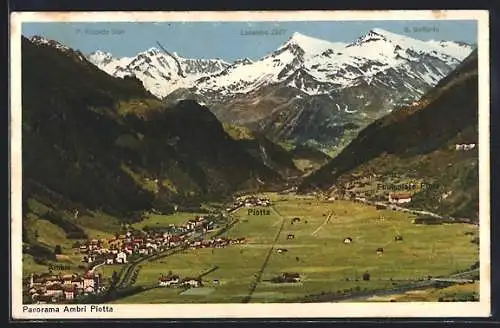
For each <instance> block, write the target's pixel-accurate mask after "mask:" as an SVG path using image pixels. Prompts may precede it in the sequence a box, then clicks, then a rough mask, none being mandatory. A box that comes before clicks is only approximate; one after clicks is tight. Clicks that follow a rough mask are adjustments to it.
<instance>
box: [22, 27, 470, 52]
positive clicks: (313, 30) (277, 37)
mask: <svg viewBox="0 0 500 328" xmlns="http://www.w3.org/2000/svg"><path fill="white" fill-rule="evenodd" d="M376 27H377V28H382V29H385V30H387V31H390V32H393V33H397V34H402V35H407V36H410V37H414V38H416V39H421V40H431V39H434V40H452V41H464V42H469V43H475V42H477V22H476V21H473V20H470V21H445V20H440V21H334V22H333V21H328V22H320V21H301V22H297V21H294V22H248V23H247V22H171V23H168V22H161V23H157V22H155V23H152V22H140V23H130V22H126V23H121V22H120V23H117V22H113V23H52V22H51V23H24V24H23V26H22V28H23V35H25V36H32V35H41V36H44V37H46V38H50V39H54V40H57V41H59V42H61V43H63V44H65V45H67V46H69V47H72V48H75V49H79V50H80V51H82V52H83V53H90V52H92V51H95V50H102V51H107V52H111V53H112V54H113V55H115V56H117V57H123V56H134V55H136V54H137V53H138V52H141V51H144V50H147V49H149V48H151V47H157V44H156V41H159V42H160V43H161V44H162V45H163V46H164V47H165V48H166V49H167V50H168V51H170V52H177V53H178V54H179V55H181V56H183V57H187V58H222V59H224V60H226V61H229V62H231V61H234V60H235V59H239V58H244V57H248V58H250V59H253V60H255V59H258V58H260V57H262V56H263V55H265V54H267V53H269V52H272V51H273V50H275V49H276V48H277V47H279V46H280V45H281V44H282V43H284V42H285V41H286V40H287V39H288V38H290V36H291V35H292V34H293V33H294V32H299V33H302V34H305V35H308V36H312V37H317V38H320V39H324V40H328V41H332V42H339V41H340V42H351V41H354V40H355V39H356V38H358V37H360V36H362V35H364V34H366V33H367V32H368V31H369V30H370V29H372V28H376ZM419 27H425V28H428V31H427V32H418V31H414V30H415V28H419ZM430 29H432V31H429V30H430ZM273 30H274V31H275V32H277V33H276V34H273ZM249 31H267V33H268V34H267V35H250V34H248V32H249ZM261 33H262V32H261Z"/></svg>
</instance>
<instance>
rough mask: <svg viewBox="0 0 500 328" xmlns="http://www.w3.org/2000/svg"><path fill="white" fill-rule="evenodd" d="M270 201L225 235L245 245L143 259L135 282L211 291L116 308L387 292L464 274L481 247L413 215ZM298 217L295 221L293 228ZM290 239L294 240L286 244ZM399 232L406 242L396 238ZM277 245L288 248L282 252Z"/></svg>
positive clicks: (451, 228) (158, 295) (138, 299)
mask: <svg viewBox="0 0 500 328" xmlns="http://www.w3.org/2000/svg"><path fill="white" fill-rule="evenodd" d="M268 196H271V199H272V200H273V207H272V208H271V209H270V214H269V215H251V214H249V211H248V209H247V208H242V209H239V210H238V211H236V212H235V213H233V216H234V217H235V218H238V222H237V223H236V224H235V225H234V226H233V227H232V228H231V229H230V230H228V231H227V232H226V233H225V235H226V236H228V237H233V238H237V237H245V238H246V239H247V243H246V244H242V245H231V246H228V247H227V248H221V249H211V248H209V249H188V250H186V251H184V252H183V253H178V254H175V255H173V256H169V257H164V258H160V259H158V260H156V261H150V262H144V263H142V266H141V268H140V271H139V275H138V278H137V281H136V285H142V286H153V285H155V284H156V282H157V281H158V278H159V276H160V275H161V274H166V273H168V272H169V271H171V272H172V273H175V274H179V275H180V276H182V277H188V276H194V277H196V276H202V281H203V284H204V286H205V288H208V289H207V291H209V292H203V293H183V290H182V289H176V288H166V287H162V288H154V289H150V290H147V291H145V292H142V293H138V294H135V295H132V296H128V297H126V298H123V299H119V300H116V301H115V303H234V302H242V301H243V300H244V299H245V298H247V297H248V296H250V302H254V303H255V302H257V303H258V302H286V301H294V300H300V299H301V298H302V297H305V296H307V295H315V294H319V293H322V292H326V293H328V292H332V293H335V292H341V291H343V290H354V289H356V290H364V291H370V290H380V289H385V288H389V287H392V286H394V284H395V282H394V281H399V282H398V283H404V282H408V281H414V280H419V279H423V278H424V277H426V276H428V275H430V276H441V275H442V276H445V275H449V274H452V273H454V272H457V271H460V270H467V269H468V268H469V267H470V266H471V265H472V264H473V263H474V262H476V261H478V257H479V255H478V254H479V251H478V248H477V246H476V245H474V244H473V243H471V239H472V238H473V237H474V236H471V235H465V232H472V233H473V234H474V235H477V233H478V231H477V227H474V226H472V225H467V224H443V225H417V224H413V223H412V219H413V218H414V216H412V215H410V214H406V213H401V212H397V211H390V210H377V209H376V208H375V207H373V206H368V205H363V204H359V203H353V202H349V201H321V200H317V199H314V198H311V197H299V196H295V195H288V196H280V195H277V194H272V195H268ZM295 217H297V218H299V219H300V221H296V222H294V223H293V224H292V219H293V218H295ZM282 226H283V228H282V230H280V228H281V227H282ZM289 234H292V235H294V238H293V239H288V235H289ZM396 235H401V236H402V237H403V240H402V241H395V240H394V237H395V236H396ZM276 237H277V239H276ZM347 237H350V238H351V239H352V242H351V243H350V244H344V239H345V238H347ZM275 240H276V242H275ZM278 248H283V249H286V250H287V251H286V252H283V253H281V254H280V253H278V252H277V251H276V250H277V249H278ZM378 248H383V250H384V252H383V254H377V252H376V250H377V249H378ZM269 254H270V256H269V258H268V261H267V262H266V261H265V260H266V257H267V256H268V255H269ZM264 264H265V265H264ZM214 268H215V270H213V271H211V272H210V273H208V274H206V275H204V273H206V272H209V271H210V270H212V269H214ZM261 270H262V275H261V279H260V281H258V283H257V286H256V288H255V290H254V291H253V292H252V293H251V295H250V286H251V285H252V283H254V282H255V281H256V277H257V273H258V272H260V271H261ZM282 272H298V273H300V274H301V279H302V281H301V282H300V283H281V284H278V283H272V282H271V281H270V280H271V279H272V278H273V277H275V276H277V275H279V274H280V273H282ZM365 272H368V273H369V274H370V280H369V281H364V280H363V279H362V276H363V274H364V273H365ZM214 280H218V281H219V283H218V284H214Z"/></svg>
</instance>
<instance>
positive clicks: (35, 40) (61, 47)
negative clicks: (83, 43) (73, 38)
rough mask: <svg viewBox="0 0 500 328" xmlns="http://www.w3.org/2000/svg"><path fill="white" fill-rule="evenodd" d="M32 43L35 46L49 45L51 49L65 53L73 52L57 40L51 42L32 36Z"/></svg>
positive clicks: (38, 36)
mask: <svg viewBox="0 0 500 328" xmlns="http://www.w3.org/2000/svg"><path fill="white" fill-rule="evenodd" d="M30 41H31V42H33V43H34V44H43V45H49V46H51V47H54V48H56V49H58V50H61V51H64V52H66V51H69V50H71V49H70V48H69V47H66V46H65V45H63V44H62V43H60V42H58V41H56V40H50V39H47V38H44V37H42V36H40V35H34V36H32V37H31V38H30Z"/></svg>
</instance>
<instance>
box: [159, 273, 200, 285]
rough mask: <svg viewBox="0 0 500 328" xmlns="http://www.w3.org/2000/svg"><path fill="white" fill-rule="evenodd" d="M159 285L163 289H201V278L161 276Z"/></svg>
mask: <svg viewBox="0 0 500 328" xmlns="http://www.w3.org/2000/svg"><path fill="white" fill-rule="evenodd" d="M158 285H159V286H161V287H179V288H185V287H188V288H191V287H201V286H202V283H201V279H200V278H192V277H185V278H182V279H181V278H180V277H179V276H178V275H173V274H169V275H161V276H160V278H159V279H158Z"/></svg>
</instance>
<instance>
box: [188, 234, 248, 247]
mask: <svg viewBox="0 0 500 328" xmlns="http://www.w3.org/2000/svg"><path fill="white" fill-rule="evenodd" d="M246 241H247V240H246V238H245V237H240V238H236V239H231V238H227V237H218V238H212V239H203V240H194V241H190V242H189V244H188V245H189V247H190V248H192V249H196V248H209V247H212V248H223V247H226V246H229V245H235V244H244V243H246Z"/></svg>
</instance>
